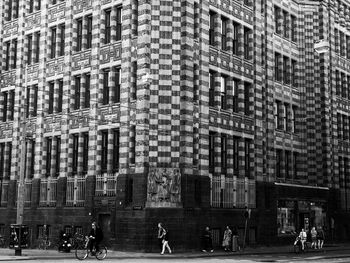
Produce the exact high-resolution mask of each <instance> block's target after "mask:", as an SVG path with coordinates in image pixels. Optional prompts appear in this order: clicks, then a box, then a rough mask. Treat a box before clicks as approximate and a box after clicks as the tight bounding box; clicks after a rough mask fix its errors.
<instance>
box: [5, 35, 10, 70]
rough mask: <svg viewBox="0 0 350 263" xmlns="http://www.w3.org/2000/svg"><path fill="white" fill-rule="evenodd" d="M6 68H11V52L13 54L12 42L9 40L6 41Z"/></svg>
mask: <svg viewBox="0 0 350 263" xmlns="http://www.w3.org/2000/svg"><path fill="white" fill-rule="evenodd" d="M5 48H6V50H5V70H9V69H10V54H11V42H10V41H7V42H6V43H5Z"/></svg>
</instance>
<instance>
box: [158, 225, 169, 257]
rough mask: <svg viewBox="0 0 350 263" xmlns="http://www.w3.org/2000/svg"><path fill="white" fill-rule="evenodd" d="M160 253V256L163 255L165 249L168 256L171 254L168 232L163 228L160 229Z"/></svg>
mask: <svg viewBox="0 0 350 263" xmlns="http://www.w3.org/2000/svg"><path fill="white" fill-rule="evenodd" d="M162 230H163V232H162V235H161V236H162V244H163V245H162V252H161V253H160V254H161V255H164V252H165V249H167V250H168V252H169V254H171V248H170V246H169V230H167V229H166V228H165V227H162Z"/></svg>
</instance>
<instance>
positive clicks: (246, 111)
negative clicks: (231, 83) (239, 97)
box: [244, 82, 252, 115]
mask: <svg viewBox="0 0 350 263" xmlns="http://www.w3.org/2000/svg"><path fill="white" fill-rule="evenodd" d="M251 86H252V85H251V84H250V83H248V82H245V83H244V114H245V115H250V114H251V111H250V101H249V100H250V89H251Z"/></svg>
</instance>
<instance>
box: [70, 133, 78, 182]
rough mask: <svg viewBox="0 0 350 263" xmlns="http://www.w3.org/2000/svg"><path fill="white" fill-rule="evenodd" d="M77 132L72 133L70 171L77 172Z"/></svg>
mask: <svg viewBox="0 0 350 263" xmlns="http://www.w3.org/2000/svg"><path fill="white" fill-rule="evenodd" d="M78 156H79V134H73V153H72V173H73V175H75V174H77V173H78Z"/></svg>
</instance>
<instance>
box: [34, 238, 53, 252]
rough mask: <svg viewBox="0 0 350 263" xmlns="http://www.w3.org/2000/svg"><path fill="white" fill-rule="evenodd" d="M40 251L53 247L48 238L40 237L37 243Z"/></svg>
mask: <svg viewBox="0 0 350 263" xmlns="http://www.w3.org/2000/svg"><path fill="white" fill-rule="evenodd" d="M37 246H38V249H44V250H47V249H48V248H49V247H50V246H51V241H50V240H49V239H48V237H40V238H39V239H38V241H37Z"/></svg>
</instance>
